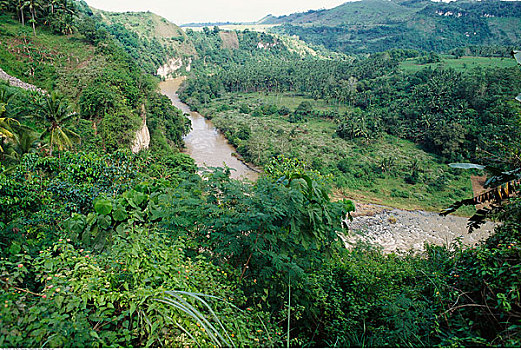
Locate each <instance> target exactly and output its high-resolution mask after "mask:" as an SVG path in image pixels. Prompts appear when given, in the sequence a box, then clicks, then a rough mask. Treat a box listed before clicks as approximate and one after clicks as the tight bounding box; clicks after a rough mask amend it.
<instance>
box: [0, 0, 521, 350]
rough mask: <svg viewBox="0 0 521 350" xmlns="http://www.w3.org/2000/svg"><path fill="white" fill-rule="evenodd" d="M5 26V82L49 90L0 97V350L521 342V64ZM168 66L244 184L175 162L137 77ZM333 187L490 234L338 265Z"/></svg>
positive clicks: (367, 254)
mask: <svg viewBox="0 0 521 350" xmlns="http://www.w3.org/2000/svg"><path fill="white" fill-rule="evenodd" d="M421 4H422V3H418V6H420V5H421ZM390 6H392V5H390ZM0 10H1V15H0V42H1V44H0V68H1V69H2V70H3V71H5V72H6V73H7V74H9V75H11V76H14V77H17V78H19V79H21V80H22V81H24V82H26V83H31V84H34V85H35V86H36V87H38V88H41V89H43V90H45V91H38V90H25V89H23V88H21V87H17V86H11V85H10V84H9V83H7V82H6V81H4V80H0V347H6V348H7V347H13V348H15V347H17V348H19V347H35V348H36V347H39V348H46V347H52V348H60V347H175V348H181V347H200V348H206V347H208V348H210V347H230V348H231V347H255V348H258V347H273V348H274V347H419V348H425V347H493V346H503V347H519V346H520V345H521V299H520V288H521V284H520V280H519V274H520V273H521V236H520V233H521V226H520V222H521V220H520V217H521V214H520V213H521V210H520V208H521V202H520V200H519V196H518V194H519V188H520V187H519V186H520V180H521V161H520V159H521V158H520V151H519V142H520V137H521V135H520V134H519V130H520V125H519V122H520V119H519V117H520V116H519V114H520V109H521V108H520V105H519V103H517V102H516V101H515V96H516V95H518V93H519V92H520V91H521V83H520V82H521V79H520V78H521V73H520V72H521V69H520V67H521V66H519V65H517V64H516V63H515V62H516V60H517V62H518V63H519V64H520V65H521V53H519V52H517V53H515V59H516V60H514V59H512V58H509V57H508V58H504V60H511V63H505V62H504V61H503V60H501V58H483V57H478V58H476V57H461V55H466V54H468V53H469V52H472V53H479V52H481V53H483V52H485V51H487V50H495V49H492V48H489V47H483V46H479V45H478V46H473V47H458V48H456V49H457V50H458V51H457V52H456V51H454V52H452V54H451V55H450V56H447V55H443V56H442V55H438V54H435V53H425V52H419V51H416V50H402V49H393V50H388V51H385V52H380V53H376V54H371V55H369V56H365V57H364V56H363V55H362V56H346V55H343V54H333V53H331V54H329V53H328V51H327V49H322V51H320V54H317V53H316V51H314V50H313V49H310V48H302V46H304V44H302V43H299V44H298V45H301V47H300V49H299V50H296V49H295V47H292V46H291V45H289V44H287V43H290V42H291V40H287V39H284V38H281V37H280V36H274V35H271V34H266V33H257V32H252V31H247V30H246V31H222V30H220V29H219V28H217V27H215V28H205V29H203V31H202V32H195V31H189V30H187V33H186V34H183V33H181V32H179V31H178V29H177V27H175V26H174V25H172V24H168V23H164V22H162V19H160V18H159V17H157V16H155V15H153V14H133V13H126V14H108V13H100V12H97V11H93V10H92V9H90V8H88V6H87V5H86V3H84V2H77V1H70V0H56V1H48V2H39V1H33V0H28V1H25V2H19V1H14V0H4V1H0ZM142 21H144V23H143V22H142ZM163 25H164V26H165V27H163ZM161 28H168V31H169V30H174V31H176V33H177V35H176V36H175V37H176V38H177V39H173V38H172V37H171V38H170V39H169V38H168V36H167V37H166V38H165V37H164V36H162V34H161V35H159V37H156V34H157V32H156V30H159V31H161ZM165 30H167V29H165ZM168 35H170V34H168ZM154 37H155V39H157V40H155V39H154ZM172 40H173V42H175V43H176V44H175V45H170V42H171V41H172ZM293 44H295V42H293ZM191 48H193V49H194V50H195V52H191V51H190V50H191ZM185 49H186V50H187V51H184V50H185ZM497 49H498V50H499V51H501V52H503V50H505V47H503V46H501V47H498V48H497ZM176 50H178V51H176ZM459 50H463V51H459ZM487 52H489V51H487ZM179 54H180V55H181V56H182V55H183V54H187V55H189V57H190V58H192V59H193V64H192V67H191V68H192V69H191V70H190V72H189V73H190V74H189V76H188V77H187V80H186V83H185V85H184V87H183V91H182V93H181V94H182V98H183V99H184V100H185V101H186V102H187V103H189V104H190V106H191V107H192V108H193V109H197V110H199V111H201V112H202V113H203V114H204V115H205V116H207V117H209V118H212V120H213V121H214V122H215V125H217V126H218V127H219V128H220V129H221V130H222V131H223V132H224V133H225V135H226V136H227V137H228V138H229V140H230V141H231V142H232V143H233V144H234V145H235V146H237V151H238V152H239V153H241V155H243V157H244V158H246V159H248V160H249V161H252V162H254V163H256V164H259V165H261V166H262V168H263V174H261V175H260V177H259V179H258V180H256V181H255V182H250V181H239V180H234V179H232V178H230V169H228V168H226V167H225V168H224V169H222V168H221V169H207V170H206V171H198V169H197V167H196V166H195V164H194V160H193V159H192V158H191V157H190V156H189V155H187V154H185V153H180V152H179V151H180V149H181V148H182V145H183V135H184V134H186V133H187V132H188V131H189V127H188V124H187V119H186V118H185V117H184V116H183V113H182V112H181V111H180V110H178V109H177V108H175V107H174V106H173V105H172V103H171V100H169V99H168V98H167V97H166V96H163V95H161V94H159V92H158V83H159V80H160V79H159V78H158V77H157V76H155V75H154V74H155V73H157V68H158V66H160V65H162V64H163V63H164V62H165V61H164V59H167V60H168V59H170V58H171V57H170V56H169V55H174V57H175V55H179ZM192 54H193V55H192ZM165 57H166V58H165ZM183 57H185V56H183ZM180 71H183V70H180ZM184 73H188V72H187V70H186V69H185V70H184ZM3 76H4V75H2V77H3ZM12 81H16V80H15V79H12ZM15 84H18V83H15ZM18 85H22V84H18ZM23 86H24V87H27V85H23ZM519 99H520V97H518V100H519ZM143 127H148V128H149V129H150V132H151V143H150V147H149V148H148V149H142V150H141V151H140V152H138V153H132V152H130V146H131V144H132V141H133V139H134V136H135V131H136V130H137V129H139V128H143ZM187 142H188V141H187ZM451 161H458V162H459V163H457V164H452V166H449V165H448V163H449V162H451ZM470 161H475V162H479V163H480V164H472V163H465V162H470ZM484 173H486V174H488V175H489V180H488V181H487V185H488V186H489V187H490V188H489V189H488V190H487V191H488V192H486V193H485V194H484V195H481V196H477V197H474V196H473V195H472V192H471V191H470V186H469V174H474V175H478V174H479V175H482V174H484ZM333 190H336V191H337V193H334V192H333ZM339 191H340V192H341V191H344V193H348V194H349V195H350V196H351V197H352V198H353V197H355V198H357V200H358V199H359V198H360V199H361V198H366V199H368V198H369V199H370V200H373V199H375V200H380V201H383V200H387V201H388V202H387V203H388V204H390V205H396V206H404V207H408V206H409V207H410V206H416V207H422V208H426V207H429V208H431V209H435V210H441V209H442V208H446V207H448V208H447V210H446V211H445V213H451V212H454V211H455V210H456V209H459V208H460V207H462V206H470V208H469V209H468V210H467V212H466V213H475V215H474V216H473V217H472V219H471V223H472V227H473V228H474V227H475V226H477V225H478V224H479V222H481V221H482V220H484V219H494V220H497V222H498V223H500V224H498V225H497V227H496V229H495V231H494V233H493V234H492V235H491V236H490V237H489V238H488V239H487V240H486V241H483V242H475V244H474V245H472V246H464V245H462V244H461V241H455V242H447V244H446V245H445V246H434V245H426V246H425V249H424V250H423V251H422V252H418V251H412V250H411V251H408V252H404V251H394V252H392V253H390V254H384V253H383V251H382V248H381V247H379V246H377V245H368V244H364V243H358V244H354V245H353V246H350V247H349V249H346V246H345V244H344V243H345V239H346V237H349V236H350V234H351V232H350V231H349V226H350V220H352V218H353V216H354V214H355V213H356V209H357V208H355V205H354V203H353V202H352V201H351V200H348V199H347V198H345V199H340V200H332V198H333V196H334V195H336V196H337V197H338V192H339ZM516 194H517V196H516ZM450 204H452V205H450ZM476 204H479V205H484V207H483V208H481V209H479V210H478V211H477V212H476V211H475V210H474V207H472V206H474V205H476ZM396 220H397V219H396V218H394V223H396ZM390 221H391V220H390ZM357 233H359V232H357Z"/></svg>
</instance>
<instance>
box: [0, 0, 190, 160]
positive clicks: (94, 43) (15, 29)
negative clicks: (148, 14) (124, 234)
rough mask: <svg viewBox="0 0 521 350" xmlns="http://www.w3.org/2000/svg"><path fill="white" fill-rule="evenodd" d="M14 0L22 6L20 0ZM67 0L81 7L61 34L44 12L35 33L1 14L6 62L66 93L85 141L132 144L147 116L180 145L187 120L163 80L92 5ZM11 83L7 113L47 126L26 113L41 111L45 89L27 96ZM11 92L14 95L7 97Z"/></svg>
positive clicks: (161, 141)
mask: <svg viewBox="0 0 521 350" xmlns="http://www.w3.org/2000/svg"><path fill="white" fill-rule="evenodd" d="M8 4H13V8H16V7H15V5H14V2H8ZM67 4H68V11H70V12H71V13H74V14H75V16H74V17H73V18H75V20H74V21H73V22H72V24H73V25H71V26H70V32H71V33H72V34H69V35H68V36H64V35H56V33H55V32H54V31H53V29H52V28H53V27H52V25H51V27H49V25H50V23H49V22H46V21H44V20H43V19H42V20H41V22H37V24H40V23H41V25H40V26H35V33H36V34H34V33H32V34H31V31H30V30H29V28H27V27H26V26H23V25H20V24H17V23H16V22H15V21H14V20H13V19H11V18H10V17H9V14H4V15H2V27H1V28H2V30H1V33H0V40H1V41H2V43H3V45H2V47H1V48H0V64H1V65H2V68H3V69H4V70H5V71H6V72H7V73H9V74H11V75H14V76H16V77H19V78H21V79H24V80H25V81H27V82H30V83H33V84H35V85H36V86H38V87H40V88H42V89H45V90H46V91H47V92H49V93H51V92H53V91H54V92H56V93H58V94H61V95H63V96H66V98H63V96H62V97H60V99H61V100H63V101H62V105H64V106H65V105H70V107H71V112H72V110H74V111H76V112H77V113H76V114H77V115H75V116H74V117H72V118H69V122H72V123H74V124H76V127H75V130H76V133H77V134H79V135H82V136H83V135H88V136H87V137H84V138H83V142H82V143H81V147H82V148H84V149H92V148H98V147H100V146H101V147H103V148H104V149H105V150H108V151H114V150H116V149H117V148H119V147H127V146H128V145H130V144H131V143H132V141H133V138H134V133H135V131H136V130H137V129H139V128H140V127H141V126H142V124H143V119H144V118H147V121H148V125H149V126H150V129H151V133H152V134H154V135H155V136H156V137H155V138H154V141H155V143H156V145H157V146H160V147H163V148H165V147H166V148H168V149H170V147H171V146H176V145H181V144H182V138H181V137H182V135H183V133H184V132H185V131H186V128H187V126H186V122H187V120H186V118H184V117H183V116H182V114H181V113H180V112H179V111H177V110H175V109H173V108H172V106H171V104H170V102H169V100H168V98H166V97H164V96H162V95H160V94H159V93H158V92H156V89H157V82H158V81H157V80H156V79H155V78H153V77H151V76H150V75H147V74H145V72H144V69H145V68H146V67H144V68H143V67H140V66H138V65H137V64H136V62H135V61H134V60H133V58H132V57H131V56H129V55H128V54H127V53H126V52H125V51H124V50H123V49H122V48H121V47H120V46H119V45H118V42H117V41H116V40H115V39H114V38H113V37H112V36H111V35H110V34H109V33H108V32H107V31H106V30H105V29H104V28H103V27H102V26H94V25H93V20H92V19H90V18H89V17H88V15H86V14H85V13H84V12H82V11H83V10H84V9H83V7H84V6H86V5H84V4H83V5H82V3H76V2H74V3H71V2H68V3H67ZM40 5H41V4H40ZM49 6H50V5H49ZM75 6H76V7H75ZM7 9H8V10H9V9H11V7H7ZM26 10H27V9H25V8H24V11H26ZM42 11H43V10H42ZM17 13H18V12H17ZM37 13H39V12H37ZM44 23H46V24H47V25H44ZM6 91H7V92H6V93H5V94H4V96H5V98H4V100H3V101H2V103H5V104H6V105H9V104H13V105H12V106H11V107H8V108H7V112H6V113H7V114H6V117H8V118H11V119H15V120H16V121H17V122H19V123H20V125H24V128H26V127H32V128H33V129H34V132H36V133H42V132H43V129H44V127H45V125H44V124H45V122H43V119H38V118H36V119H35V118H32V117H29V118H25V120H24V116H26V115H30V116H32V115H33V114H35V113H34V109H37V106H38V105H39V104H41V102H38V100H41V99H44V100H45V99H46V97H45V94H42V95H41V96H36V95H37V94H36V95H34V96H31V97H22V96H23V95H24V93H22V92H19V93H16V91H15V90H14V89H10V88H7V89H6ZM13 94H14V96H15V98H14V99H12V100H10V101H8V99H7V97H8V96H10V95H13ZM24 99H25V100H27V99H29V100H31V99H33V100H34V101H29V102H27V101H24ZM36 114H39V113H36ZM69 114H70V113H69ZM24 130H25V129H24ZM174 148H175V147H174Z"/></svg>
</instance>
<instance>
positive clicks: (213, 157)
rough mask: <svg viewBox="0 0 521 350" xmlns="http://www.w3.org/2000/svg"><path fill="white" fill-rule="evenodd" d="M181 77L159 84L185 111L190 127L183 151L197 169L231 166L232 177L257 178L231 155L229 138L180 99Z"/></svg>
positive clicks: (251, 169) (231, 148)
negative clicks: (193, 161) (178, 93)
mask: <svg viewBox="0 0 521 350" xmlns="http://www.w3.org/2000/svg"><path fill="white" fill-rule="evenodd" d="M183 80H184V77H179V78H175V79H170V80H167V81H163V82H161V83H160V84H159V88H160V89H161V93H162V94H163V95H165V96H167V97H168V98H170V100H171V101H172V104H173V105H174V106H176V107H177V108H179V109H180V110H182V111H183V113H186V114H188V119H190V122H191V123H192V130H191V131H190V132H189V133H188V135H186V136H185V137H184V141H185V145H186V153H188V154H189V155H190V156H191V157H192V158H193V159H194V160H195V163H196V164H197V166H198V167H199V168H207V167H224V165H226V166H228V167H229V168H231V177H232V178H234V179H241V178H242V179H248V180H252V181H254V180H256V179H257V177H258V175H259V173H258V171H255V170H254V169H253V168H252V167H250V166H248V165H246V164H245V163H243V162H242V161H240V160H239V159H237V157H235V156H234V154H235V152H236V150H235V148H234V147H233V146H232V145H230V143H229V142H228V140H226V138H225V137H224V135H223V134H221V133H220V132H219V131H218V130H217V129H216V128H215V127H214V126H213V124H212V122H211V121H209V120H207V119H205V118H204V117H203V116H202V115H200V114H199V113H197V112H192V111H191V110H190V107H189V106H188V105H186V104H185V103H183V102H181V100H180V99H179V96H178V95H177V90H178V89H179V86H180V85H181V83H182V82H183Z"/></svg>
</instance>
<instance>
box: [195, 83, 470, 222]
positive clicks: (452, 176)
mask: <svg viewBox="0 0 521 350" xmlns="http://www.w3.org/2000/svg"><path fill="white" fill-rule="evenodd" d="M305 100H308V101H310V102H312V104H313V106H314V108H315V109H319V110H326V109H337V107H331V106H330V105H329V104H328V103H327V102H326V101H323V100H319V101H314V100H312V99H308V98H305V97H303V96H292V95H290V94H264V93H248V94H232V93H229V94H225V95H223V96H222V97H221V98H220V99H216V100H214V101H212V102H210V103H209V105H208V106H207V111H206V112H205V111H203V114H205V113H211V114H213V115H214V117H213V119H212V121H213V122H214V124H215V125H216V126H217V127H218V128H220V129H221V130H223V131H224V133H225V135H226V137H227V138H228V139H229V140H230V141H231V142H232V143H234V144H235V145H236V146H239V147H238V150H239V152H241V151H242V152H243V153H245V152H244V151H243V150H244V149H247V154H243V156H245V157H246V158H247V159H248V160H249V161H252V162H253V163H255V164H256V165H260V166H262V165H264V164H266V163H267V162H269V160H270V159H271V157H273V156H276V155H278V154H284V155H286V156H290V157H297V158H299V159H301V160H303V161H304V162H305V163H306V164H308V165H311V166H312V168H314V169H317V170H320V171H321V172H322V173H323V174H328V175H329V176H330V177H331V179H332V180H333V183H334V184H335V186H336V188H335V189H334V193H335V197H336V198H341V197H347V198H351V199H355V200H357V201H360V202H366V203H375V204H382V205H388V206H392V207H396V208H401V209H410V210H412V209H423V210H430V211H439V210H441V209H444V208H445V207H447V206H449V205H450V204H451V203H453V202H454V201H456V200H459V199H462V198H467V197H470V196H471V195H472V186H471V182H470V176H469V174H468V173H465V172H463V171H460V170H457V169H451V168H449V167H448V165H446V164H445V163H443V161H442V160H441V159H440V158H438V157H437V156H435V155H433V154H431V153H428V152H425V151H424V150H422V149H421V148H420V147H418V146H417V145H416V144H414V143H412V142H410V141H406V140H402V139H399V138H397V137H393V136H390V135H383V136H382V137H380V138H378V139H376V140H372V141H363V140H355V141H346V140H343V139H341V138H339V137H337V136H336V134H335V130H336V122H335V121H333V120H329V119H321V118H317V117H308V118H307V119H306V120H305V121H302V122H300V123H290V122H289V121H288V117H287V116H279V115H277V114H274V115H269V116H257V117H254V116H252V115H249V114H242V113H239V111H238V109H239V106H240V105H242V104H247V105H248V106H249V107H250V108H252V109H253V108H255V107H256V106H258V105H261V104H275V105H277V106H278V107H281V106H283V105H284V106H286V107H288V108H289V109H290V110H294V109H295V108H296V107H297V106H298V104H299V103H300V102H302V101H305ZM222 105H225V106H229V108H231V109H230V110H226V111H221V112H218V110H219V107H220V106H222ZM347 108H348V107H345V106H344V107H342V108H340V111H343V110H346V109H347ZM244 129H247V130H249V134H250V136H249V138H248V139H247V140H243V139H240V138H239V137H238V135H240V132H241V130H244ZM386 160H387V161H388V160H391V162H392V165H391V166H390V167H389V169H386V170H385V171H382V170H381V168H382V163H385V162H386ZM414 164H416V165H417V166H418V167H419V172H420V178H419V179H418V180H417V181H416V183H414V184H410V183H407V182H406V180H405V179H406V178H407V177H408V176H410V175H411V168H412V167H413V166H414ZM470 213H471V211H470V210H467V211H465V212H463V211H462V212H460V215H468V214H470Z"/></svg>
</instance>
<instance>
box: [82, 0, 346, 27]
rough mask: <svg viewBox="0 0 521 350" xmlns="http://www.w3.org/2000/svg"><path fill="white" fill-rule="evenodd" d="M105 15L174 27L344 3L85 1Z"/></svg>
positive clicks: (330, 0)
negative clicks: (161, 20) (149, 16)
mask: <svg viewBox="0 0 521 350" xmlns="http://www.w3.org/2000/svg"><path fill="white" fill-rule="evenodd" d="M86 1H87V3H88V4H89V5H91V6H92V7H95V8H98V9H101V10H107V11H117V12H125V11H151V12H154V13H156V14H158V15H160V16H163V17H165V18H167V19H168V20H170V21H172V22H174V23H176V24H184V23H189V22H227V21H230V22H252V21H257V20H259V19H261V18H262V17H264V16H265V15H267V14H273V15H277V16H280V15H287V14H290V13H294V12H302V11H307V10H317V9H320V8H332V7H335V6H338V5H341V4H342V3H344V2H346V0H145V1H144V0H86Z"/></svg>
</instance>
